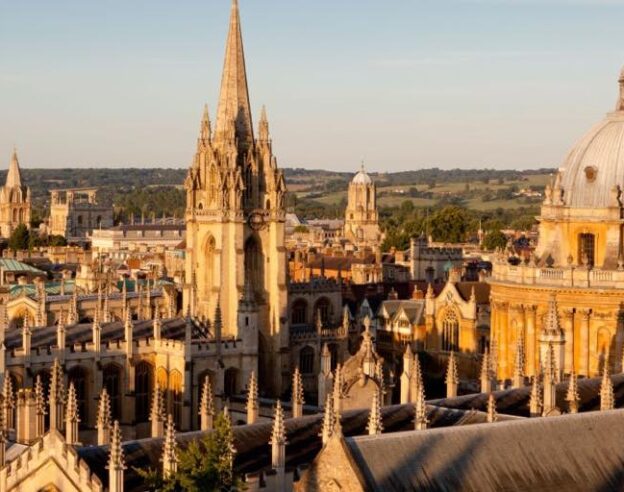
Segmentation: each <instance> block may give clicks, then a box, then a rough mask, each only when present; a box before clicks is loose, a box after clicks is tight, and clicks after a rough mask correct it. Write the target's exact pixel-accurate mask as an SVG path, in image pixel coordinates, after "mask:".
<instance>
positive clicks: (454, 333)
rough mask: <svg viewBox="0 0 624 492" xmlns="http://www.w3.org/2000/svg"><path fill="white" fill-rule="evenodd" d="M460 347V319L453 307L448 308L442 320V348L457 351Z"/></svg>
mask: <svg viewBox="0 0 624 492" xmlns="http://www.w3.org/2000/svg"><path fill="white" fill-rule="evenodd" d="M458 348H459V321H458V319H457V314H456V313H455V311H454V310H453V309H448V310H447V311H446V314H445V315H444V319H443V320H442V350H446V351H449V352H450V351H457V349H458Z"/></svg>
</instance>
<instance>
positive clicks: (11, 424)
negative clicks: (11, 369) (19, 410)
mask: <svg viewBox="0 0 624 492" xmlns="http://www.w3.org/2000/svg"><path fill="white" fill-rule="evenodd" d="M2 413H3V414H4V415H3V418H4V424H5V426H6V428H7V429H14V428H15V391H14V389H13V381H12V379H11V376H10V375H9V373H8V372H5V373H4V383H3V385H2Z"/></svg>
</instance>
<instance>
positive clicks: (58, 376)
mask: <svg viewBox="0 0 624 492" xmlns="http://www.w3.org/2000/svg"><path fill="white" fill-rule="evenodd" d="M48 400H49V402H50V429H57V430H60V429H61V428H62V427H63V419H64V418H65V415H64V413H65V410H64V407H65V385H64V382H63V369H62V367H61V364H60V362H59V360H58V358H56V357H55V358H54V362H53V363H52V370H51V371H50V389H49V392H48Z"/></svg>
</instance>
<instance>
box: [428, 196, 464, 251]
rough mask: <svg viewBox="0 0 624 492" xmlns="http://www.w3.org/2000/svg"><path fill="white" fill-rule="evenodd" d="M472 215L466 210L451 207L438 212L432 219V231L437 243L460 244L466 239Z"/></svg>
mask: <svg viewBox="0 0 624 492" xmlns="http://www.w3.org/2000/svg"><path fill="white" fill-rule="evenodd" d="M470 219H471V216H470V214H469V213H468V211H467V210H466V209H464V208H461V207H458V206H455V205H449V206H446V207H444V208H442V209H441V210H438V211H437V212H436V213H435V214H434V215H433V216H432V217H431V219H430V224H429V225H430V230H431V234H432V236H433V239H434V240H435V241H442V242H447V243H459V242H462V241H464V240H465V239H466V234H467V233H468V228H469V227H468V223H469V221H470Z"/></svg>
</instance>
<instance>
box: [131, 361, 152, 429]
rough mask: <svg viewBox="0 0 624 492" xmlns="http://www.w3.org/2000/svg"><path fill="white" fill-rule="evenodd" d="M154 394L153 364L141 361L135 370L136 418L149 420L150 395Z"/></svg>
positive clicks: (143, 420) (138, 420)
mask: <svg viewBox="0 0 624 492" xmlns="http://www.w3.org/2000/svg"><path fill="white" fill-rule="evenodd" d="M151 394H152V366H151V365H150V364H149V363H148V362H145V361H143V362H140V363H139V364H138V365H137V366H136V369H135V372H134V395H135V419H136V421H137V422H147V421H148V419H149V412H150V396H151Z"/></svg>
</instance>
